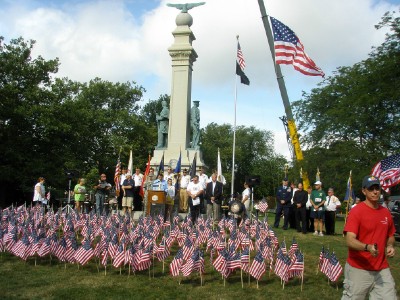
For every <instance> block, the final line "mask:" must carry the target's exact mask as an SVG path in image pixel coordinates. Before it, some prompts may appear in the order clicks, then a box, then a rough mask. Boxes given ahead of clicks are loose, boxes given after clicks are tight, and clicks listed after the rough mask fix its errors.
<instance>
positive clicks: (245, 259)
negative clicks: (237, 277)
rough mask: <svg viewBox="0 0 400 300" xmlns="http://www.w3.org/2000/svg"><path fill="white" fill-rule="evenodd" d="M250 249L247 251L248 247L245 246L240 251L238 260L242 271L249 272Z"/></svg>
mask: <svg viewBox="0 0 400 300" xmlns="http://www.w3.org/2000/svg"><path fill="white" fill-rule="evenodd" d="M249 253H250V251H249V247H246V248H245V249H244V250H243V251H242V255H241V257H240V262H241V264H242V266H241V268H242V270H243V271H244V272H246V273H249V270H250V266H249V264H250V254H249Z"/></svg>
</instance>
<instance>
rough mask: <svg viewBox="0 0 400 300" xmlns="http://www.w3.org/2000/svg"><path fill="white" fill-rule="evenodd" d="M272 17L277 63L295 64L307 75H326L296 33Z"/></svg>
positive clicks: (294, 65) (296, 67)
mask: <svg viewBox="0 0 400 300" xmlns="http://www.w3.org/2000/svg"><path fill="white" fill-rule="evenodd" d="M270 18H271V25H272V31H273V33H274V46H275V63H276V64H286V65H293V67H294V68H295V70H297V71H299V72H301V73H303V74H305V75H309V76H322V77H324V76H325V74H324V72H323V71H322V70H321V69H320V68H319V67H317V65H316V64H315V62H314V61H313V60H312V59H311V58H310V57H309V56H308V55H307V54H306V53H305V51H304V46H303V44H302V43H301V42H300V39H299V38H298V37H297V36H296V34H295V33H294V32H293V31H292V30H291V29H290V28H289V27H287V26H286V25H285V24H283V23H281V22H280V21H278V20H277V19H275V18H273V17H270Z"/></svg>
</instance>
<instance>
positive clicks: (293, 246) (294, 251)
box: [289, 237, 299, 261]
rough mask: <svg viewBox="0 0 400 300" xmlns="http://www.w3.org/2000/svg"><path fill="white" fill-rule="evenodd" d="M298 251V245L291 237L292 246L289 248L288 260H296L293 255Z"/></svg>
mask: <svg viewBox="0 0 400 300" xmlns="http://www.w3.org/2000/svg"><path fill="white" fill-rule="evenodd" d="M297 249H299V245H298V244H297V242H296V239H295V238H294V237H293V241H292V245H290V248H289V258H290V259H291V260H292V261H294V260H295V259H296V256H295V253H296V251H297Z"/></svg>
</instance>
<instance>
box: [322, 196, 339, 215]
mask: <svg viewBox="0 0 400 300" xmlns="http://www.w3.org/2000/svg"><path fill="white" fill-rule="evenodd" d="M329 197H330V199H329ZM337 205H340V201H339V199H338V197H336V196H334V195H333V196H326V200H325V203H324V206H325V209H326V210H327V211H336V206H337Z"/></svg>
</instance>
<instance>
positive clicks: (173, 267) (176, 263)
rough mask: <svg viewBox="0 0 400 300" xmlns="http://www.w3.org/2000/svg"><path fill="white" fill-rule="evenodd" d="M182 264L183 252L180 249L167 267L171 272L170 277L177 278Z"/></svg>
mask: <svg viewBox="0 0 400 300" xmlns="http://www.w3.org/2000/svg"><path fill="white" fill-rule="evenodd" d="M182 263H183V250H182V248H181V249H179V250H178V252H177V253H176V255H175V257H174V259H173V260H172V262H171V264H170V265H169V269H170V271H171V275H172V276H179V271H180V269H181V266H182Z"/></svg>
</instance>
